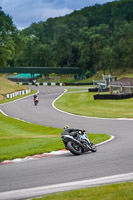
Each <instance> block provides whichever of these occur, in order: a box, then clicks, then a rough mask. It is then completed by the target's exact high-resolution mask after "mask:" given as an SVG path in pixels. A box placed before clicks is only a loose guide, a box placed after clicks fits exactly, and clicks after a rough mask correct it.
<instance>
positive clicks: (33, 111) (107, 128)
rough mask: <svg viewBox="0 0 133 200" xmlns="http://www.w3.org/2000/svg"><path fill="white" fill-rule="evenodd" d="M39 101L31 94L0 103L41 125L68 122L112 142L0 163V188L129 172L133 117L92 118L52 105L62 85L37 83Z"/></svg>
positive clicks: (59, 125) (132, 161) (132, 169)
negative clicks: (76, 151) (83, 151)
mask: <svg viewBox="0 0 133 200" xmlns="http://www.w3.org/2000/svg"><path fill="white" fill-rule="evenodd" d="M38 90H39V95H38V96H39V99H40V102H39V104H38V105H37V106H34V104H33V97H32V96H30V97H27V98H24V99H22V100H19V101H16V102H12V103H9V104H5V105H0V109H2V110H3V111H4V112H5V113H6V114H7V115H10V116H12V117H16V118H20V119H22V120H25V121H28V122H31V123H36V124H41V125H45V126H51V127H57V128H62V127H63V126H64V125H66V124H68V125H70V126H71V127H74V128H83V129H85V130H87V131H88V132H91V133H107V134H110V135H114V136H115V139H114V140H113V141H112V142H109V143H106V144H104V145H101V146H99V147H98V151H97V153H87V154H83V155H81V156H73V155H72V154H71V153H67V154H64V155H60V156H55V157H48V158H42V159H38V160H34V161H28V162H21V163H14V164H8V165H1V166H0V192H8V191H14V190H20V189H28V188H34V187H35V188H36V187H41V186H47V185H53V184H59V183H69V182H72V181H81V180H88V179H93V178H100V177H105V176H111V175H117V174H126V173H131V172H133V145H132V143H133V121H132V120H115V119H111V120H109V119H94V118H85V117H80V116H73V115H68V114H65V113H62V112H59V111H57V110H56V109H54V108H53V107H52V102H53V100H54V99H56V98H57V97H58V96H59V95H60V94H61V93H62V92H63V91H64V88H63V87H51V86H47V87H45V86H39V87H38Z"/></svg>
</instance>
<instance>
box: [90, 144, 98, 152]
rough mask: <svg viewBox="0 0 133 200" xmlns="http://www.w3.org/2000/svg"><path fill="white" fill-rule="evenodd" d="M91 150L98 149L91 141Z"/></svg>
mask: <svg viewBox="0 0 133 200" xmlns="http://www.w3.org/2000/svg"><path fill="white" fill-rule="evenodd" d="M91 151H92V152H96V151H97V148H96V146H95V145H94V144H93V143H91Z"/></svg>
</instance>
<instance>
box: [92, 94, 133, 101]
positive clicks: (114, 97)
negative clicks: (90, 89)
mask: <svg viewBox="0 0 133 200" xmlns="http://www.w3.org/2000/svg"><path fill="white" fill-rule="evenodd" d="M93 97H94V100H98V99H104V100H105V99H112V100H120V99H129V98H133V93H131V94H96V95H93Z"/></svg>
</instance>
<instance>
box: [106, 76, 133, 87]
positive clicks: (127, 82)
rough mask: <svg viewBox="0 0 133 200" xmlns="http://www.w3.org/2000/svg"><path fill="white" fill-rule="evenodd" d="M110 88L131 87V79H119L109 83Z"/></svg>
mask: <svg viewBox="0 0 133 200" xmlns="http://www.w3.org/2000/svg"><path fill="white" fill-rule="evenodd" d="M109 85H110V86H118V85H119V86H133V78H125V77H123V78H121V79H119V80H117V81H111V82H110V83H109Z"/></svg>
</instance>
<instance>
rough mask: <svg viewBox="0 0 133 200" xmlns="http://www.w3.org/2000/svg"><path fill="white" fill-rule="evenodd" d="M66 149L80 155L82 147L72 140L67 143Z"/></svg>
mask: <svg viewBox="0 0 133 200" xmlns="http://www.w3.org/2000/svg"><path fill="white" fill-rule="evenodd" d="M67 149H68V150H69V151H70V152H71V153H72V154H74V155H80V154H81V153H82V148H81V147H80V146H79V145H78V144H76V143H75V142H72V141H69V142H68V143H67Z"/></svg>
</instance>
